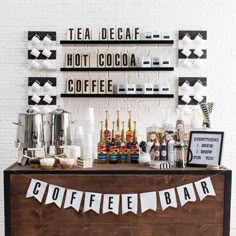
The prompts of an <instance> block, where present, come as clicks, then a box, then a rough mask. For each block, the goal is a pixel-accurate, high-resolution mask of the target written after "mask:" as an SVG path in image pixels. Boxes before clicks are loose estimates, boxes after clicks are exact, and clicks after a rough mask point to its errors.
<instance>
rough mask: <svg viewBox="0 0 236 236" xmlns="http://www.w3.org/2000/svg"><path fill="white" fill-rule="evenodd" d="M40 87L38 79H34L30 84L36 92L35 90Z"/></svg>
mask: <svg viewBox="0 0 236 236" xmlns="http://www.w3.org/2000/svg"><path fill="white" fill-rule="evenodd" d="M40 88H41V86H40V83H39V81H37V80H36V81H35V82H34V83H33V84H32V90H33V91H35V92H37V91H39V90H40Z"/></svg>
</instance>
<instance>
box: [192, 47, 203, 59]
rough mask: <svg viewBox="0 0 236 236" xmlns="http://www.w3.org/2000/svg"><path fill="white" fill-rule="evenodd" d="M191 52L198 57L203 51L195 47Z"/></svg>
mask: <svg viewBox="0 0 236 236" xmlns="http://www.w3.org/2000/svg"><path fill="white" fill-rule="evenodd" d="M193 53H194V54H195V55H197V56H198V57H201V56H202V55H203V53H204V52H203V51H202V50H201V49H200V48H197V49H195V50H194V51H193Z"/></svg>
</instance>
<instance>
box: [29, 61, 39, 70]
mask: <svg viewBox="0 0 236 236" xmlns="http://www.w3.org/2000/svg"><path fill="white" fill-rule="evenodd" d="M31 67H32V68H34V69H39V68H40V64H39V63H38V61H37V60H36V59H35V60H33V61H32V62H31Z"/></svg>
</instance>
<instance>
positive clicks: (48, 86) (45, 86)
mask: <svg viewBox="0 0 236 236" xmlns="http://www.w3.org/2000/svg"><path fill="white" fill-rule="evenodd" d="M43 89H44V91H46V92H49V91H50V90H51V89H52V83H51V82H50V81H47V82H46V83H45V84H44V86H43Z"/></svg>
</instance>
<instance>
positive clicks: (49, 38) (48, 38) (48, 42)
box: [43, 34, 52, 46]
mask: <svg viewBox="0 0 236 236" xmlns="http://www.w3.org/2000/svg"><path fill="white" fill-rule="evenodd" d="M51 43H52V40H51V37H50V36H49V35H48V34H47V35H46V36H45V37H44V38H43V44H44V45H46V46H49V45H50V44H51Z"/></svg>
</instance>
